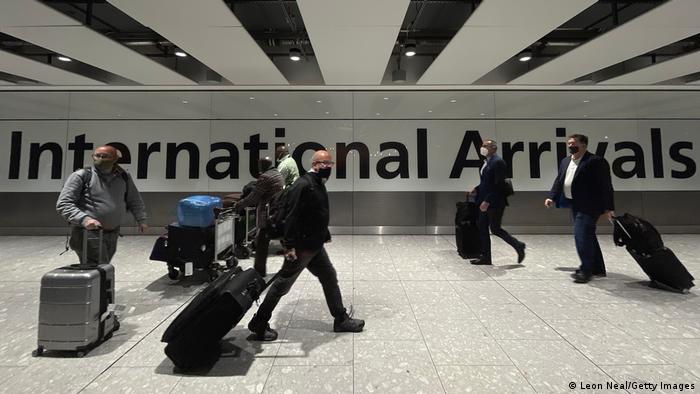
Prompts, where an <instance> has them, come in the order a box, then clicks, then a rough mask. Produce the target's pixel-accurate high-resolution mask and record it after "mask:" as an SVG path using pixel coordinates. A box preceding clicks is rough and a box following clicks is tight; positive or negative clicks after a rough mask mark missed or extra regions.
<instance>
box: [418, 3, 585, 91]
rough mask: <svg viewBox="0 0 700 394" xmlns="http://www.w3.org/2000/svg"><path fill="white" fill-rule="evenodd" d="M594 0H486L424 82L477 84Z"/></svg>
mask: <svg viewBox="0 0 700 394" xmlns="http://www.w3.org/2000/svg"><path fill="white" fill-rule="evenodd" d="M594 3H595V0H569V1H562V0H530V1H518V2H514V1H511V0H486V1H484V2H482V3H481V4H480V5H479V7H478V8H477V9H476V11H474V14H473V15H472V16H471V17H469V19H467V21H466V22H465V23H464V26H462V28H461V29H460V30H459V32H457V34H456V35H455V36H454V37H453V38H452V40H451V41H450V42H449V43H448V44H447V47H445V49H444V50H443V51H442V52H441V53H440V55H439V56H438V57H437V59H435V61H434V62H433V63H432V64H431V65H430V67H429V68H428V70H426V72H425V73H424V74H423V76H422V77H421V78H420V79H419V80H418V84H427V85H437V84H471V83H473V82H475V81H476V80H478V79H479V78H481V77H482V76H484V75H485V74H487V73H488V72H489V71H491V70H493V69H494V68H496V67H497V66H499V65H500V64H502V63H503V62H505V61H506V60H508V59H509V58H511V57H513V56H515V55H517V54H518V53H519V52H520V51H521V50H523V49H525V48H527V47H528V46H529V45H531V44H532V43H533V42H535V41H537V40H538V39H539V38H541V37H543V36H544V35H546V34H547V33H549V32H550V31H552V30H553V29H555V28H557V27H558V26H560V25H561V24H563V23H564V22H566V21H567V20H569V19H570V18H572V17H574V16H575V15H577V14H578V13H579V12H581V11H583V10H585V9H586V8H588V7H589V6H591V5H592V4H594Z"/></svg>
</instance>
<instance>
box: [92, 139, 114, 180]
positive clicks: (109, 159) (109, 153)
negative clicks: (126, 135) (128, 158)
mask: <svg viewBox="0 0 700 394" xmlns="http://www.w3.org/2000/svg"><path fill="white" fill-rule="evenodd" d="M92 160H93V162H94V163H95V167H97V168H99V169H100V170H101V171H102V172H104V173H110V172H112V170H113V169H114V164H115V163H116V162H117V160H119V152H118V151H117V148H115V147H113V146H109V145H104V146H100V147H99V148H97V149H95V152H93V154H92Z"/></svg>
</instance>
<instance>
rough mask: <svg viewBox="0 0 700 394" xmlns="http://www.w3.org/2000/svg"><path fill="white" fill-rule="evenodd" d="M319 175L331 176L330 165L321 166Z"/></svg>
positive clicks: (323, 176) (325, 177) (324, 177)
mask: <svg viewBox="0 0 700 394" xmlns="http://www.w3.org/2000/svg"><path fill="white" fill-rule="evenodd" d="M318 176H320V177H321V178H323V179H328V178H330V177H331V168H330V167H325V168H319V169H318Z"/></svg>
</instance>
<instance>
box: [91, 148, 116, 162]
mask: <svg viewBox="0 0 700 394" xmlns="http://www.w3.org/2000/svg"><path fill="white" fill-rule="evenodd" d="M93 156H100V157H102V158H104V159H108V160H114V161H116V160H117V158H118V153H117V148H115V147H113V146H110V145H103V146H100V147H98V148H97V149H95V152H94V153H93Z"/></svg>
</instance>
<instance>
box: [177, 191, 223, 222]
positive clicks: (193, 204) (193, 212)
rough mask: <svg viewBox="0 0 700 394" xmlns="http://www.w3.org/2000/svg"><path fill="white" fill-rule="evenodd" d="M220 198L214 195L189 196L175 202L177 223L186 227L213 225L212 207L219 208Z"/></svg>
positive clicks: (220, 205)
mask: <svg viewBox="0 0 700 394" xmlns="http://www.w3.org/2000/svg"><path fill="white" fill-rule="evenodd" d="M221 207H222V204H221V199H220V198H219V197H214V196H189V197H187V198H183V199H182V200H180V201H179V202H178V203H177V223H178V224H179V225H180V226H188V227H209V226H213V225H214V208H221Z"/></svg>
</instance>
